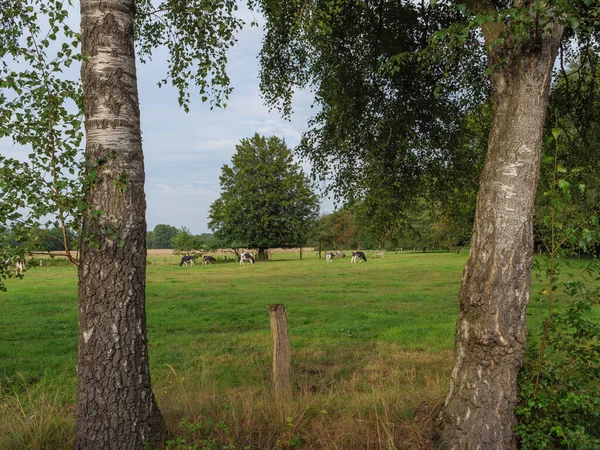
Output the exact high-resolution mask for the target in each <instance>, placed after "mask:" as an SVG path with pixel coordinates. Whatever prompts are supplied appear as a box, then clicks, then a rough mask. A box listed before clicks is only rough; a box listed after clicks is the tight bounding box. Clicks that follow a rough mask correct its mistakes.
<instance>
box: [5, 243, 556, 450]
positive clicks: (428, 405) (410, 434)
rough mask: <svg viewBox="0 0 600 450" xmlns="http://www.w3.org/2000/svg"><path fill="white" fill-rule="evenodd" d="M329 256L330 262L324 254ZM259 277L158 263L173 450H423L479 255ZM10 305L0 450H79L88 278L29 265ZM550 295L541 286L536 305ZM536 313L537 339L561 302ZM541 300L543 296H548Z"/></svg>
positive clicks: (280, 260) (159, 373)
mask: <svg viewBox="0 0 600 450" xmlns="http://www.w3.org/2000/svg"><path fill="white" fill-rule="evenodd" d="M323 256H324V255H323ZM370 256H371V253H370V252H367V257H368V258H369V259H368V261H367V262H366V263H362V264H351V263H350V258H349V257H346V258H344V259H337V260H334V261H333V262H332V263H326V262H325V260H324V259H321V260H320V259H318V257H317V253H315V252H305V253H304V255H303V259H302V260H299V255H298V253H297V252H279V253H277V252H276V253H275V254H274V255H273V260H272V261H268V262H260V263H257V264H255V265H254V266H252V265H244V266H240V265H239V264H237V263H235V262H233V261H229V262H226V261H224V260H223V259H219V261H218V263H217V264H215V265H210V266H202V265H196V266H193V267H179V265H178V264H177V263H175V264H172V262H173V258H172V257H170V256H169V255H167V254H164V255H160V256H156V255H155V256H154V259H152V257H149V260H148V263H149V265H148V277H147V319H148V340H149V354H150V368H151V374H152V381H153V385H154V391H155V393H156V396H157V399H158V402H159V406H160V408H161V410H162V412H163V414H164V416H165V419H166V421H167V424H168V428H169V431H170V435H169V438H168V439H169V440H168V442H167V446H166V448H167V449H189V450H191V449H194V448H196V449H220V448H222V449H228V450H237V449H240V450H241V449H276V448H280V449H289V448H305V449H380V448H381V449H384V448H385V449H394V448H397V449H400V448H406V449H421V448H423V449H425V448H428V437H429V435H430V432H431V429H432V426H433V422H434V420H435V417H436V415H437V411H438V408H439V406H440V405H441V403H442V402H443V400H444V395H445V393H446V390H447V387H448V379H449V374H450V371H451V367H452V362H453V361H452V360H453V357H452V348H453V335H454V326H455V321H456V318H457V315H458V301H457V292H458V288H459V285H460V276H461V273H462V270H463V268H464V265H465V262H466V258H467V253H466V252H463V253H462V254H454V253H413V252H401V253H393V252H388V253H386V254H385V257H384V258H383V259H373V258H371V257H370ZM7 286H8V292H7V293H2V294H1V295H0V318H1V320H0V343H1V345H0V449H7V450H9V449H31V450H34V449H61V448H70V447H71V446H72V441H73V435H74V417H73V411H74V402H75V398H74V396H75V383H76V370H75V366H76V361H77V277H76V269H75V268H74V267H72V266H68V265H51V264H50V265H48V264H47V265H45V266H44V267H42V268H39V267H36V268H30V270H28V272H27V273H26V276H25V278H24V279H22V280H9V282H8V283H7ZM540 289H541V286H540V285H537V284H536V285H534V286H533V287H532V293H533V292H536V291H539V290H540ZM533 297H535V298H534V299H533V300H532V302H531V304H530V308H529V313H528V314H529V318H530V319H529V323H530V329H531V330H533V332H535V331H536V330H537V328H538V327H537V324H539V323H540V322H541V320H542V318H543V317H544V315H545V313H546V311H547V305H546V304H545V302H544V301H540V300H538V299H537V296H533V295H532V298H533ZM542 299H543V297H542ZM272 303H283V304H285V306H286V309H287V312H288V317H289V333H290V339H291V345H292V384H293V390H294V392H293V395H292V397H291V398H290V399H288V400H285V401H281V402H277V401H275V399H274V397H273V395H272V392H271V389H270V385H269V364H270V328H269V316H268V311H267V305H269V304H272Z"/></svg>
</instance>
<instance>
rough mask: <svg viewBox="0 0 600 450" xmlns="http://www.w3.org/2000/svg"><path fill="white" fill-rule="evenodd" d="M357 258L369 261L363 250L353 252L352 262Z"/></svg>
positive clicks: (361, 260) (359, 260)
mask: <svg viewBox="0 0 600 450" xmlns="http://www.w3.org/2000/svg"><path fill="white" fill-rule="evenodd" d="M357 259H358V262H363V261H364V262H367V257H366V256H365V254H364V253H363V252H361V251H356V252H352V261H351V262H353V263H355V262H356V260H357Z"/></svg>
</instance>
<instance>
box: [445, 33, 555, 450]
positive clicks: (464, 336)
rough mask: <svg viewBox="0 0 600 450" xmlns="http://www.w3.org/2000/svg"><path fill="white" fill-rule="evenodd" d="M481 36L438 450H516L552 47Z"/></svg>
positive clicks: (551, 40)
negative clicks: (465, 227) (474, 168)
mask: <svg viewBox="0 0 600 450" xmlns="http://www.w3.org/2000/svg"><path fill="white" fill-rule="evenodd" d="M499 26H500V27H502V26H503V25H502V24H497V23H495V24H488V25H487V26H486V25H484V26H483V31H484V37H485V41H486V47H487V49H488V60H489V62H490V67H492V68H493V71H492V75H491V84H492V89H493V92H492V125H491V130H490V137H489V142H488V153H487V158H486V162H485V167H484V169H483V173H482V175H481V182H480V190H479V195H478V199H477V212H476V217H475V225H474V231H473V236H472V240H471V253H470V255H469V259H468V261H467V265H466V267H465V271H464V274H463V278H462V285H461V289H460V293H459V300H460V315H459V318H458V322H457V325H456V335H455V358H456V360H455V365H454V369H453V371H452V375H451V380H450V390H449V393H448V396H447V399H446V402H445V404H444V407H443V409H442V412H441V414H440V419H439V421H440V423H439V433H438V435H437V436H436V439H435V441H436V445H437V446H438V447H439V448H442V449H457V450H458V449H499V450H500V449H502V450H508V449H516V447H517V441H516V436H515V434H514V427H515V425H516V417H515V412H514V411H515V405H516V401H517V387H516V380H517V374H518V371H519V369H520V368H521V365H522V362H523V357H524V352H525V340H526V335H527V331H526V320H525V312H526V308H527V304H528V302H529V289H530V283H531V258H532V252H533V227H532V218H533V210H534V200H535V194H536V190H537V184H538V178H539V168H540V160H541V150H542V132H543V126H544V121H545V117H546V109H547V104H548V96H549V87H550V80H551V76H552V68H553V64H554V61H555V59H556V55H557V51H558V48H559V45H560V41H561V38H562V32H563V30H562V28H561V27H560V26H553V25H547V26H546V28H545V30H543V35H542V36H541V37H540V39H539V41H537V42H535V43H532V42H530V43H529V44H535V45H528V46H527V47H526V46H524V45H522V44H517V43H515V41H510V40H507V42H506V44H505V45H503V46H499V45H496V46H495V47H493V50H490V45H489V44H490V43H494V41H495V39H496V38H497V37H499V36H500V33H499V31H500V30H499Z"/></svg>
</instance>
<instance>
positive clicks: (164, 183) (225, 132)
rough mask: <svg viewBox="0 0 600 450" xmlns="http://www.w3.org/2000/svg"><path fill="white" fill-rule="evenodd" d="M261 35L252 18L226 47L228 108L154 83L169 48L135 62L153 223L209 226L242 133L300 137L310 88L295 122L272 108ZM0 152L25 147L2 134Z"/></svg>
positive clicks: (292, 141) (300, 98) (290, 140)
mask: <svg viewBox="0 0 600 450" xmlns="http://www.w3.org/2000/svg"><path fill="white" fill-rule="evenodd" d="M240 14H241V15H242V17H244V18H245V19H247V20H246V21H247V22H250V21H251V20H252V19H253V18H254V19H257V20H258V21H259V22H261V18H260V17H256V16H253V15H252V14H251V13H250V12H248V11H242V12H241V13H240ZM77 20H78V18H77ZM261 40H262V25H261V26H259V27H250V26H249V25H248V26H246V27H245V28H244V29H243V30H242V31H241V32H240V33H239V34H238V44H237V46H236V47H234V48H233V49H232V50H230V52H229V54H228V60H229V65H228V73H229V76H230V78H231V82H232V86H233V88H234V91H233V93H232V94H231V96H230V98H229V100H228V102H227V108H225V109H217V108H215V109H214V110H212V111H211V110H210V106H209V105H208V103H205V104H203V103H202V102H201V100H200V97H199V96H193V97H192V104H191V107H190V112H189V113H187V114H186V113H185V112H184V111H183V109H182V108H180V107H179V105H178V103H177V92H176V91H175V90H174V89H173V88H171V87H168V86H167V87H165V86H163V87H162V88H158V86H157V82H158V81H159V80H160V79H161V78H162V77H164V75H165V67H166V65H165V58H164V56H165V54H164V53H162V54H161V53H158V54H156V55H155V57H154V59H153V61H151V62H149V63H147V64H145V65H144V64H139V65H138V85H139V94H140V107H141V120H142V133H143V134H142V137H143V145H144V154H145V163H146V199H147V204H148V211H147V221H148V229H149V230H152V229H153V228H154V227H155V226H156V225H157V224H160V223H164V224H169V225H173V226H175V227H177V228H180V227H182V226H185V227H187V228H189V229H190V230H191V231H192V232H193V233H196V234H199V233H203V232H206V231H208V228H207V222H208V220H207V216H208V210H209V206H210V204H211V203H212V202H214V201H215V200H216V199H217V198H218V197H219V192H220V188H219V175H220V172H221V167H222V166H223V164H229V163H230V161H231V157H232V155H233V153H234V152H235V145H236V144H237V143H239V141H240V140H241V139H243V138H247V137H251V136H252V135H253V134H254V133H255V132H258V133H260V134H264V135H267V136H271V135H276V136H278V137H281V138H284V139H285V141H286V142H287V144H288V146H290V148H293V147H294V146H296V144H298V142H299V140H300V136H301V134H302V132H303V131H305V130H306V123H307V120H308V118H309V117H310V116H311V115H312V113H314V110H311V108H310V106H311V103H312V95H311V94H310V93H309V92H300V93H298V94H297V95H296V97H295V101H294V114H293V117H292V120H291V121H287V120H283V119H282V118H281V116H280V114H279V113H278V112H277V111H272V112H269V110H268V108H267V107H265V106H264V105H263V101H262V99H261V97H260V95H259V88H258V59H257V56H258V52H259V51H260V48H261ZM161 56H162V57H161ZM0 152H2V153H4V154H9V156H17V154H19V153H20V154H21V155H26V154H27V153H28V152H27V151H26V150H19V149H18V148H15V147H12V144H10V142H8V141H7V140H2V141H0ZM303 166H304V167H305V170H309V167H308V166H307V165H305V164H304V165H303ZM323 208H324V210H329V211H331V210H332V209H333V207H332V206H331V202H324V203H323Z"/></svg>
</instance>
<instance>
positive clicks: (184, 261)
mask: <svg viewBox="0 0 600 450" xmlns="http://www.w3.org/2000/svg"><path fill="white" fill-rule="evenodd" d="M188 264H189V265H190V266H193V265H194V257H193V256H191V255H187V256H184V257H183V258H181V262H180V263H179V267H181V266H183V265H185V266H187V265H188Z"/></svg>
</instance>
